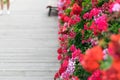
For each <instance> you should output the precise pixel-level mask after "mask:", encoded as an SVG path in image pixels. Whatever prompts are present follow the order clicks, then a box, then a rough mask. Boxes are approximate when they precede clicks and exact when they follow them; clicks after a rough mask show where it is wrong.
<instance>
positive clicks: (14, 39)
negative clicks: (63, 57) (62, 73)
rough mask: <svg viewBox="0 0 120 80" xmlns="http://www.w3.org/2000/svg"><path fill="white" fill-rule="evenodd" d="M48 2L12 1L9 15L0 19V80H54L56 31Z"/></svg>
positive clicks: (43, 0)
mask: <svg viewBox="0 0 120 80" xmlns="http://www.w3.org/2000/svg"><path fill="white" fill-rule="evenodd" d="M48 1H49V0H11V8H10V15H7V14H6V10H4V14H3V15H0V80H53V77H54V74H55V72H56V71H57V70H58V66H59V64H58V61H57V52H56V51H57V48H58V39H57V37H58V35H57V31H58V28H57V17H56V16H50V17H48V9H46V6H47V4H48ZM53 1H55V0H53Z"/></svg>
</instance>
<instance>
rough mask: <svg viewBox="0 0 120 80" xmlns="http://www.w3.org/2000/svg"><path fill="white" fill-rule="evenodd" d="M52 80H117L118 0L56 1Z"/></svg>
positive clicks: (119, 76)
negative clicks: (56, 66) (56, 43)
mask: <svg viewBox="0 0 120 80" xmlns="http://www.w3.org/2000/svg"><path fill="white" fill-rule="evenodd" d="M58 10H59V12H58V20H59V24H58V26H59V31H58V35H59V36H58V40H59V48H58V50H57V52H58V60H59V61H60V63H61V65H60V68H59V70H58V71H57V72H56V74H55V76H54V80H57V78H60V79H62V80H119V79H120V69H119V67H120V0H59V2H58Z"/></svg>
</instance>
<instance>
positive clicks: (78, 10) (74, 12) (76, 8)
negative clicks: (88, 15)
mask: <svg viewBox="0 0 120 80" xmlns="http://www.w3.org/2000/svg"><path fill="white" fill-rule="evenodd" d="M81 11H82V8H81V7H80V6H79V5H78V4H77V3H75V4H74V5H73V7H72V11H71V15H80V13H81Z"/></svg>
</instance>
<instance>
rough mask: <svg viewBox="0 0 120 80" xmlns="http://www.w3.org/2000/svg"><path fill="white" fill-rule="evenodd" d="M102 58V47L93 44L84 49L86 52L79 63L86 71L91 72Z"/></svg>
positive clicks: (96, 67) (97, 66)
mask: <svg viewBox="0 0 120 80" xmlns="http://www.w3.org/2000/svg"><path fill="white" fill-rule="evenodd" d="M102 59H103V52H102V48H101V47H99V46H95V47H93V48H91V49H89V50H87V51H86V54H85V55H84V58H83V60H82V62H81V64H82V65H83V67H84V68H85V69H86V70H87V71H89V72H93V71H95V70H96V69H98V68H99V66H100V64H99V62H100V61H101V60H102ZM91 64H92V65H91Z"/></svg>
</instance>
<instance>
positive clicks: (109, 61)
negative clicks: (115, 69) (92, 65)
mask: <svg viewBox="0 0 120 80" xmlns="http://www.w3.org/2000/svg"><path fill="white" fill-rule="evenodd" d="M111 64H112V58H111V57H110V56H109V55H108V57H107V59H106V60H104V61H102V62H101V65H100V68H101V69H102V70H106V69H109V68H110V66H111Z"/></svg>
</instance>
